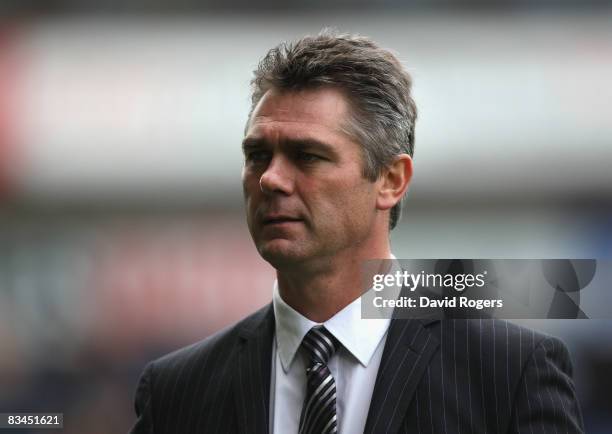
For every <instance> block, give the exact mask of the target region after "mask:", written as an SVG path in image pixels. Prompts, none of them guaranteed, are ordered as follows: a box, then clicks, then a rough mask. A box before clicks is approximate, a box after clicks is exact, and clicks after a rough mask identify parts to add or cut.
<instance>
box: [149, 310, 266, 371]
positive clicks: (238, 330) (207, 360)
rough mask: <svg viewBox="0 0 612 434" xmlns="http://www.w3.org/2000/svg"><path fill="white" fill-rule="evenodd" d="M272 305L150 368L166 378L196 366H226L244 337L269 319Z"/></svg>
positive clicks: (152, 364)
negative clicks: (224, 364)
mask: <svg viewBox="0 0 612 434" xmlns="http://www.w3.org/2000/svg"><path fill="white" fill-rule="evenodd" d="M270 315H271V305H266V306H264V307H263V308H261V309H259V310H258V311H256V312H254V313H253V314H251V315H249V316H247V317H246V318H244V319H242V320H240V321H238V322H237V323H235V324H233V325H230V326H228V327H226V328H225V329H223V330H221V331H219V332H217V333H215V334H213V335H211V336H209V337H207V338H206V339H203V340H201V341H199V342H196V343H194V344H191V345H188V346H186V347H183V348H179V349H178V350H176V351H173V352H171V353H169V354H166V355H164V356H162V357H160V358H158V359H156V360H154V361H152V362H150V363H149V365H148V369H149V370H151V371H154V372H156V373H158V374H160V373H163V374H164V375H168V374H170V375H172V374H173V373H174V374H178V373H179V372H181V371H184V370H185V369H187V368H191V369H193V368H192V366H194V365H195V366H197V365H208V366H210V367H213V366H215V365H219V364H223V363H226V362H227V361H228V360H229V359H230V358H231V357H232V354H233V353H234V351H236V349H237V348H238V347H239V345H238V344H239V341H240V339H241V337H242V336H246V335H248V334H249V333H251V331H252V330H254V329H256V328H257V327H258V326H259V325H260V324H261V323H262V322H264V321H266V320H269V319H270V317H269V316H270Z"/></svg>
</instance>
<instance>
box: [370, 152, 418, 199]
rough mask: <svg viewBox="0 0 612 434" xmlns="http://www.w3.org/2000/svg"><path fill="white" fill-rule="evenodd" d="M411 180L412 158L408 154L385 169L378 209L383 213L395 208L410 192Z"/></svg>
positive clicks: (401, 156) (380, 180)
mask: <svg viewBox="0 0 612 434" xmlns="http://www.w3.org/2000/svg"><path fill="white" fill-rule="evenodd" d="M411 179H412V158H410V155H408V154H400V155H398V156H397V157H395V160H393V163H391V164H390V165H389V166H388V167H386V168H385V169H384V171H383V173H382V175H381V177H380V179H379V182H380V183H381V184H380V189H379V190H378V198H377V199H376V208H377V209H379V210H383V211H384V210H388V209H391V208H393V207H394V206H395V204H397V203H398V202H399V201H400V200H401V198H402V197H403V196H404V193H406V190H408V184H410V180H411Z"/></svg>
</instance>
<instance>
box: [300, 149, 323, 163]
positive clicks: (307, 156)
mask: <svg viewBox="0 0 612 434" xmlns="http://www.w3.org/2000/svg"><path fill="white" fill-rule="evenodd" d="M296 158H297V159H298V160H300V161H304V162H307V163H312V162H315V161H319V160H323V157H321V156H319V155H317V154H312V153H310V152H304V151H298V152H297V154H296Z"/></svg>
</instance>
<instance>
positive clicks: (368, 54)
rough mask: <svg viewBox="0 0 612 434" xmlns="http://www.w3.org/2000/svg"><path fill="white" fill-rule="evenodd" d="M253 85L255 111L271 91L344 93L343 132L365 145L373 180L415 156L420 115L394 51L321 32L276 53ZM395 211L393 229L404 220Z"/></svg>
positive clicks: (398, 208)
mask: <svg viewBox="0 0 612 434" xmlns="http://www.w3.org/2000/svg"><path fill="white" fill-rule="evenodd" d="M254 75H255V76H254V78H253V79H252V80H251V86H252V97H251V111H250V113H249V119H250V118H251V114H252V113H253V110H254V109H255V107H256V106H257V103H258V102H259V100H260V99H261V98H262V97H263V95H264V94H265V93H266V92H267V91H268V90H270V89H278V90H289V91H298V90H304V89H311V88H317V87H322V86H331V87H335V88H337V89H339V90H341V91H343V92H344V93H345V95H346V96H347V97H348V99H349V102H350V105H351V119H349V121H348V124H347V125H346V126H345V127H344V132H345V133H347V134H348V135H349V137H351V138H353V139H354V140H356V141H357V142H359V143H361V145H362V146H363V157H364V167H363V174H364V176H365V177H366V178H367V179H369V180H371V181H375V180H376V179H377V178H378V177H379V176H380V175H381V174H382V171H383V169H384V168H385V167H387V166H388V165H389V164H391V163H392V162H393V160H394V159H395V157H396V156H397V155H399V154H403V153H405V154H408V155H410V156H411V157H412V155H413V154H414V123H415V121H416V116H417V111H416V105H415V103H414V100H413V99H412V96H411V92H410V89H411V86H412V79H411V77H410V75H409V74H408V73H407V72H406V71H405V70H404V68H403V67H402V65H401V63H400V61H399V60H398V59H397V57H395V55H394V54H393V53H391V52H390V51H388V50H386V49H383V48H381V47H379V46H378V45H376V44H375V43H374V42H373V41H372V40H370V39H369V38H366V37H363V36H355V35H337V34H334V33H332V32H329V31H323V32H321V33H320V34H318V35H317V36H306V37H304V38H302V39H299V40H298V41H295V42H293V43H281V44H280V45H278V46H277V47H275V48H272V49H271V50H270V51H268V53H267V54H266V56H265V57H264V58H263V59H262V60H261V61H260V62H259V65H258V67H257V69H256V70H255V71H254ZM402 201H403V198H402V200H400V201H399V202H398V203H397V204H396V205H395V206H394V207H393V208H392V209H391V213H390V217H389V229H393V228H394V227H395V225H396V224H397V222H398V220H399V218H400V215H401V206H402Z"/></svg>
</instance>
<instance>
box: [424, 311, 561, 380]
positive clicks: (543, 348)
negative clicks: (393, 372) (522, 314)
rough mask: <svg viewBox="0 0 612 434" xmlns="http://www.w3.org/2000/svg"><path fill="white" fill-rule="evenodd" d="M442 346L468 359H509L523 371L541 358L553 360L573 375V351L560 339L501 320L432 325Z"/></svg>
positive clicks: (459, 321) (451, 320)
mask: <svg viewBox="0 0 612 434" xmlns="http://www.w3.org/2000/svg"><path fill="white" fill-rule="evenodd" d="M431 331H432V333H434V334H435V335H436V337H437V338H438V339H439V341H440V343H441V346H443V347H445V348H446V349H450V348H452V349H453V351H455V350H456V351H457V352H464V353H465V355H466V357H467V358H472V359H483V360H491V362H494V361H495V360H497V361H500V360H501V359H506V360H508V362H507V363H510V365H511V366H514V367H515V368H518V369H519V370H520V369H522V368H523V367H525V365H527V364H528V363H529V361H530V360H531V359H533V358H537V357H546V358H552V359H555V360H557V361H558V363H560V364H562V365H563V368H564V370H568V371H570V372H571V365H570V357H569V352H568V350H567V347H566V346H565V344H564V343H563V342H562V341H561V340H560V339H558V338H556V337H554V336H550V335H548V334H546V333H543V332H540V331H536V330H533V329H531V328H528V327H524V326H522V325H519V324H516V323H512V322H510V321H505V320H497V319H482V320H481V319H456V320H453V319H448V320H442V321H439V322H438V323H437V324H432V327H431Z"/></svg>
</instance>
